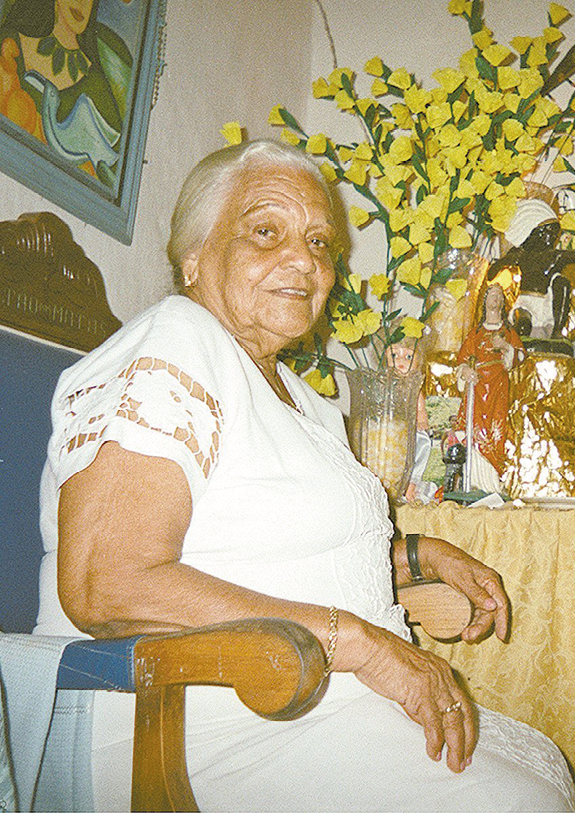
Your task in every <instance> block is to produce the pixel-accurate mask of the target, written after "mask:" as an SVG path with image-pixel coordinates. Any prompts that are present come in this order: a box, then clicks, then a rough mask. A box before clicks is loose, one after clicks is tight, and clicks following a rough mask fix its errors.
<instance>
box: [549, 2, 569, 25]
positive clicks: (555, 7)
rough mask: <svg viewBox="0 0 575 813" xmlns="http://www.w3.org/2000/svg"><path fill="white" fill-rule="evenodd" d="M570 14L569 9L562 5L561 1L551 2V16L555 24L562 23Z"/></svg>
mask: <svg viewBox="0 0 575 813" xmlns="http://www.w3.org/2000/svg"><path fill="white" fill-rule="evenodd" d="M570 16H571V13H570V12H569V11H567V9H566V8H565V6H560V5H559V3H550V4H549V17H550V19H551V22H552V24H553V25H561V23H564V22H565V20H567V19H569V17H570Z"/></svg>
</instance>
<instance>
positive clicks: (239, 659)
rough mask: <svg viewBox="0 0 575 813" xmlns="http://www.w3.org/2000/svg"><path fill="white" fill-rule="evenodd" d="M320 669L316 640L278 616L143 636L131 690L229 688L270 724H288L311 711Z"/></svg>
mask: <svg viewBox="0 0 575 813" xmlns="http://www.w3.org/2000/svg"><path fill="white" fill-rule="evenodd" d="M324 667H325V656H324V653H323V649H322V647H321V644H320V643H319V641H318V640H317V638H315V636H314V635H312V633H311V632H310V631H309V630H308V629H306V628H305V627H302V626H301V625H300V624H296V623H293V622H290V621H285V620H284V619H280V618H250V619H246V620H243V621H229V622H224V623H222V624H214V625H212V626H208V627H199V628H197V629H190V630H186V631H185V632H175V633H163V634H159V635H147V636H144V637H142V638H141V639H140V640H139V641H137V643H136V645H135V647H134V679H135V687H136V691H141V690H142V689H144V688H150V687H161V686H169V685H180V684H183V685H184V684H185V685H190V684H211V685H215V686H233V688H234V689H235V690H236V693H237V695H238V697H239V698H240V700H241V701H242V703H244V704H245V705H246V706H247V707H248V708H249V709H251V710H252V711H253V712H255V713H256V714H259V715H260V716H261V717H266V718H268V719H270V720H291V719H293V718H294V717H298V716H300V715H302V714H304V713H305V712H306V711H308V710H309V709H310V708H312V707H313V706H314V705H315V704H316V703H317V702H318V700H319V693H320V689H321V687H322V684H323V678H324V675H323V670H324Z"/></svg>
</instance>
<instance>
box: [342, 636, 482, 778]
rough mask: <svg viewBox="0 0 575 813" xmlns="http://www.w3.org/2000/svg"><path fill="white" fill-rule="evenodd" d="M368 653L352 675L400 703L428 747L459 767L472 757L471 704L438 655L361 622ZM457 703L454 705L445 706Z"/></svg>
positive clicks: (453, 767) (437, 757) (454, 768)
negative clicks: (445, 751)
mask: <svg viewBox="0 0 575 813" xmlns="http://www.w3.org/2000/svg"><path fill="white" fill-rule="evenodd" d="M364 629H365V636H366V637H365V640H366V644H367V647H368V651H369V655H368V657H367V659H366V660H365V662H364V663H363V664H362V666H360V667H359V668H358V669H355V670H353V671H354V672H355V675H356V677H357V678H358V679H359V680H360V681H361V682H362V683H364V684H365V685H366V686H369V688H370V689H373V691H375V692H377V693H378V694H380V695H382V696H383V697H387V698H389V699H390V700H395V701H396V702H397V703H399V704H400V705H401V706H402V708H403V709H404V710H405V712H406V713H407V714H408V715H409V717H411V719H412V720H415V722H417V723H419V724H420V725H421V726H423V729H424V732H425V739H426V743H427V753H428V754H429V756H430V757H431V758H432V759H434V760H440V759H441V753H442V750H443V747H444V745H445V746H446V748H447V766H448V767H449V768H450V769H451V770H452V771H454V772H455V773H459V772H461V771H463V770H464V769H465V768H466V767H467V765H469V764H470V762H471V755H472V753H473V751H474V748H475V744H476V740H477V737H476V729H475V720H474V710H473V705H472V703H471V701H470V700H469V698H468V697H467V695H466V694H465V692H464V691H463V689H461V688H460V687H459V686H458V684H457V682H456V680H455V677H454V675H453V672H452V670H451V667H450V666H449V664H448V663H447V661H445V660H443V658H440V657H438V656H437V655H434V654H433V653H432V652H428V651H426V650H425V649H420V648H419V647H417V646H415V645H414V644H411V643H409V642H408V641H405V640H404V639H403V638H400V637H398V636H397V635H394V634H393V633H391V632H389V631H388V630H385V629H382V628H380V627H376V626H374V625H372V624H367V623H366V624H365V626H364ZM454 704H457V705H456V709H455V710H452V711H447V709H449V708H450V707H453V705H454Z"/></svg>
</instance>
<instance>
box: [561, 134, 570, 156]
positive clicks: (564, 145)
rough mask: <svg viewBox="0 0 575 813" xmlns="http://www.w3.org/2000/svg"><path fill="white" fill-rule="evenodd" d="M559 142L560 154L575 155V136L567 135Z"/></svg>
mask: <svg viewBox="0 0 575 813" xmlns="http://www.w3.org/2000/svg"><path fill="white" fill-rule="evenodd" d="M558 143H559V154H560V155H573V138H572V137H571V136H570V135H566V136H565V137H564V138H562V139H561V140H560V141H559V142H558Z"/></svg>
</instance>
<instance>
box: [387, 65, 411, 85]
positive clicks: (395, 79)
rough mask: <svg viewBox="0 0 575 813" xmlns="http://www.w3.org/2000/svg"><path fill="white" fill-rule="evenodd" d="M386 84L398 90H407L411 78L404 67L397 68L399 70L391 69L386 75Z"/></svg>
mask: <svg viewBox="0 0 575 813" xmlns="http://www.w3.org/2000/svg"><path fill="white" fill-rule="evenodd" d="M387 84H388V85H393V87H395V88H399V89H400V90H407V88H409V87H411V85H412V80H411V76H410V75H409V74H408V72H407V71H406V69H405V68H399V70H397V71H393V73H391V74H390V75H389V76H388V77H387Z"/></svg>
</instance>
